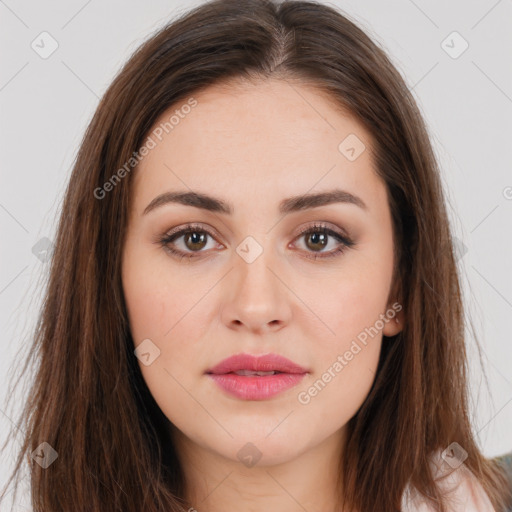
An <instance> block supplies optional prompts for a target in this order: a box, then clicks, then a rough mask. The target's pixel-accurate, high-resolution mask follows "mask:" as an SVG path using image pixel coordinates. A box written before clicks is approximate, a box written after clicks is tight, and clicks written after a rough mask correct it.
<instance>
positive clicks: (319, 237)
mask: <svg viewBox="0 0 512 512" xmlns="http://www.w3.org/2000/svg"><path fill="white" fill-rule="evenodd" d="M328 239H329V235H328V234H326V233H320V232H318V231H314V232H311V233H308V234H307V235H306V240H307V242H306V246H307V247H309V248H310V249H315V250H316V249H319V250H322V249H323V248H324V247H326V246H327V244H328V241H329V240H328Z"/></svg>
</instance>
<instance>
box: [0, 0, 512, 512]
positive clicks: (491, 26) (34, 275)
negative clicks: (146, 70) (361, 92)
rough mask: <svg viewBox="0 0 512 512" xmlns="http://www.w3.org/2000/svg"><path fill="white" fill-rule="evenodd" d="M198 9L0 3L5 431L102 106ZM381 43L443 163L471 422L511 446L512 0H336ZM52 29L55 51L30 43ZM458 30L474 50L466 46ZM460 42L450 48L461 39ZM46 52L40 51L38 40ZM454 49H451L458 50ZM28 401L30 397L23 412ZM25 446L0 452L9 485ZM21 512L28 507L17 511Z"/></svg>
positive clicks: (483, 434)
mask: <svg viewBox="0 0 512 512" xmlns="http://www.w3.org/2000/svg"><path fill="white" fill-rule="evenodd" d="M200 3H202V2H185V1H177V0H174V1H163V0H158V1H157V0H155V1H153V2H151V3H148V2H137V1H134V0H130V1H121V0H116V1H114V0H103V1H99V0H89V1H84V0H74V1H69V0H68V1H66V2H65V1H64V0H53V1H48V2H35V1H32V2H24V3H20V2H15V1H14V0H5V1H3V0H0V45H1V47H2V49H3V51H2V65H1V69H0V108H1V116H0V130H1V132H0V141H1V142H0V144H1V155H2V158H1V164H0V169H1V173H2V175H1V187H0V229H1V235H2V238H1V240H2V246H1V267H0V332H1V337H0V344H1V345H0V351H1V356H0V372H1V373H0V379H1V383H2V386H1V392H0V399H1V403H0V409H1V412H0V433H2V436H1V440H2V442H3V440H4V438H5V433H6V432H7V430H8V429H9V428H11V426H12V421H13V420H15V419H16V418H17V416H16V413H17V410H7V409H6V407H5V406H4V403H5V398H6V395H7V384H8V382H9V377H10V375H11V374H7V370H8V368H9V367H10V368H11V370H10V371H11V372H12V371H16V370H17V369H18V368H19V364H20V362H21V361H22V357H23V354H25V352H21V353H20V355H18V356H17V358H16V359H15V356H16V352H17V351H18V350H20V349H21V350H22V351H24V350H25V349H26V347H27V346H28V339H29V337H30V333H31V328H32V327H33V324H34V320H35V318H36V314H37V311H38V307H39V304H40V292H39V291H38V290H40V282H41V279H43V278H44V273H45V271H46V270H47V264H45V263H43V262H41V261H40V259H39V258H38V257H36V256H35V255H34V254H33V252H32V248H33V246H34V245H35V244H36V243H37V242H38V241H39V240H40V239H41V238H43V237H48V238H49V239H50V240H52V239H53V238H54V234H55V222H56V220H55V216H56V214H57V213H58V208H59V206H60V203H61V200H62V196H63V193H64V188H65V185H66V182H67V180H68V177H69V174H70V170H71V166H72V163H73V160H74V158H75V155H76V152H77V150H78V146H79V143H80V140H81V137H82V135H83V133H84V130H85V128H86V125H87V123H88V122H89V121H90V119H91V117H92V115H93V112H94V110H95V108H96V107H97V104H98V102H99V98H100V97H101V96H102V95H103V93H104V92H105V90H106V89H107V87H108V85H109V84H110V82H111V81H112V79H113V77H114V75H115V74H116V73H117V71H118V70H119V69H120V67H121V65H122V64H123V63H124V62H125V61H126V60H127V59H128V58H129V56H130V54H131V53H132V52H133V51H134V50H135V49H136V48H137V47H138V46H139V45H140V44H141V43H142V42H143V41H144V40H146V39H147V38H148V37H150V36H151V34H152V33H154V31H155V30H156V29H157V28H159V27H161V26H162V25H163V24H165V23H166V22H167V21H169V20H170V19H171V18H172V17H174V16H176V15H177V14H179V13H181V12H184V11H186V10H188V9H189V8H190V7H192V6H195V5H198V4H200ZM330 4H331V5H334V6H338V7H340V8H341V9H342V10H343V11H344V12H346V13H347V14H349V16H350V17H351V18H352V19H354V20H355V21H357V22H358V24H359V25H360V26H362V28H364V29H365V30H366V31H367V32H368V33H369V34H370V36H372V37H373V38H374V39H375V40H376V41H378V42H380V44H381V45H382V46H384V47H385V48H386V49H387V51H388V53H389V54H390V56H391V58H392V60H393V62H394V63H395V65H396V66H397V67H398V68H399V70H400V71H401V72H402V74H403V75H404V76H405V78H406V80H407V82H408V84H409V85H410V87H411V88H412V89H413V92H414V95H415V97H416V98H417V101H418V103H419V105H420V108H421V110H422V112H423V113H424V116H425V118H426V121H427V124H428V126H429V129H430V132H431V135H432V139H433V143H434V146H435V150H436V153H437V155H438V157H439V159H440V163H441V167H442V169H443V180H444V184H445V188H446V193H447V198H448V201H449V205H450V210H451V211H450V214H451V216H452V222H453V229H454V233H455V234H456V236H457V237H458V239H459V240H460V244H459V248H460V259H459V264H460V267H461V271H462V274H463V286H464V289H465V292H466V294H467V307H468V312H469V314H470V316H471V318H472V319H473V322H474V324H475V327H476V328H477V334H478V337H479V340H480V343H481V345H482V350H483V362H484V366H485V370H486V372H487V375H488V379H489V389H488V388H487V387H486V385H485V380H483V375H482V373H481V372H480V370H479V367H478V360H477V353H476V351H475V345H474V341H473V340H472V339H471V338H470V339H469V340H468V345H469V348H468V350H469V353H470V358H471V363H472V374H471V376H472V377H471V386H472V388H471V392H472V417H473V423H474V426H475V431H476V432H478V434H477V437H478V440H479V442H480V445H481V447H482V449H483V451H484V453H485V454H486V455H487V456H495V455H498V454H502V453H504V452H507V451H510V450H512V370H511V363H512V337H511V335H510V326H509V323H508V322H509V319H510V318H511V317H512V272H511V262H512V241H511V234H512V230H511V224H512V223H511V218H512V171H511V162H512V127H511V121H510V118H511V115H512V68H511V62H512V59H511V55H512V31H511V30H510V27H511V22H512V0H500V1H496V0H481V1H470V2H468V1H462V0H457V1H451V2H445V1H441V0H436V1H428V2H427V1H426V0H415V1H412V0H393V1H386V2H382V1H380V0H366V1H359V2H357V1H355V0H353V1H344V0H338V1H337V2H331V3H330ZM43 31H47V32H49V33H50V34H51V36H52V37H53V38H54V39H55V40H56V41H57V42H58V48H57V50H56V51H55V52H54V53H53V54H52V55H51V56H50V57H48V58H47V59H43V58H41V57H40V56H39V55H38V53H36V52H35V51H34V50H33V49H32V47H31V44H32V42H33V41H34V40H35V41H36V43H37V41H40V38H39V35H40V34H41V32H43ZM453 31H457V32H459V33H460V35H461V36H462V37H463V38H464V40H465V41H467V43H468V44H469V47H468V49H467V50H466V51H465V52H464V53H462V54H461V55H460V56H459V57H458V58H453V57H452V56H450V55H449V54H448V53H447V51H445V50H448V51H451V52H452V54H453V52H456V51H457V50H458V49H460V48H462V46H461V44H463V43H462V41H461V40H457V39H456V38H455V39H454V38H453V36H450V38H448V40H447V41H446V42H445V43H444V44H443V41H444V40H445V39H446V38H447V37H448V36H449V35H450V34H452V32H453ZM452 41H453V42H452ZM39 45H40V46H41V45H42V43H39ZM447 46H452V47H453V48H452V49H451V50H450V49H449V48H448V47H447ZM22 403H23V394H22V393H20V395H19V398H17V400H16V404H18V405H20V404H22ZM14 453H15V446H14V444H13V446H12V447H11V451H10V452H9V451H7V452H5V453H4V454H2V455H1V459H0V475H1V478H0V484H3V483H4V482H5V481H6V476H7V474H8V469H9V468H10V467H11V464H12V460H13V459H12V457H13V454H14ZM19 510H25V508H22V507H21V506H20V508H19Z"/></svg>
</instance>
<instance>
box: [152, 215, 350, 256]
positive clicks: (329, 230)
mask: <svg viewBox="0 0 512 512" xmlns="http://www.w3.org/2000/svg"><path fill="white" fill-rule="evenodd" d="M331 226H332V227H331ZM193 231H200V232H204V233H206V234H207V235H208V236H210V237H211V238H213V239H214V240H215V241H217V243H220V244H221V245H224V244H222V242H218V240H217V239H218V238H221V237H220V236H219V235H218V234H217V231H216V230H215V229H213V228H211V227H210V226H208V227H205V225H203V224H202V223H196V222H190V223H186V224H184V225H180V226H177V227H175V228H172V229H171V230H169V231H167V232H165V233H164V234H163V235H160V236H158V237H157V239H156V240H155V242H156V243H159V244H160V245H163V246H165V248H166V249H167V250H168V251H170V252H171V253H173V254H174V255H175V256H177V257H178V258H179V259H180V260H181V259H183V258H186V259H189V260H190V259H195V258H201V257H203V256H207V255H208V253H209V252H210V251H196V252H194V251H182V250H180V249H175V248H171V247H169V244H170V243H171V242H174V240H173V238H176V239H178V238H181V237H182V236H184V235H185V234H187V233H189V232H193ZM316 231H324V232H326V234H327V235H328V236H330V237H331V238H336V239H337V240H338V244H340V245H341V247H339V248H338V249H334V250H331V251H325V252H323V251H318V252H315V251H311V252H309V251H305V252H307V253H308V254H309V256H306V258H309V259H322V258H324V259H326V258H329V257H330V256H335V255H336V254H337V253H338V252H339V253H342V252H344V251H345V250H346V249H350V248H351V247H353V246H354V245H355V241H354V239H353V237H352V236H351V235H350V234H348V233H347V231H346V230H345V229H343V228H340V227H338V226H336V225H335V224H333V223H331V222H329V221H315V222H313V224H309V225H306V226H303V227H301V228H299V231H298V233H296V234H295V235H294V237H293V240H292V242H290V244H294V242H295V241H296V240H297V239H298V238H300V237H301V236H304V235H306V234H309V233H310V232H316Z"/></svg>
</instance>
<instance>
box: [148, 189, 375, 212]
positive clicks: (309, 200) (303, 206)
mask: <svg viewBox="0 0 512 512" xmlns="http://www.w3.org/2000/svg"><path fill="white" fill-rule="evenodd" d="M168 203H178V204H183V205H185V206H193V207H194V208H201V209H203V210H207V211H210V212H216V213H223V214H226V215H232V214H233V212H234V207H233V205H232V204H230V203H228V202H226V201H224V200H222V199H219V198H216V197H212V196H209V195H206V194H202V193H200V192H165V193H163V194H160V195H159V196H157V197H155V198H154V199H153V200H152V201H151V202H150V203H149V204H148V205H147V206H146V208H145V209H144V212H143V215H145V214H146V213H149V212H150V211H152V210H154V209H155V208H158V207H159V206H163V205H164V204H168ZM333 203H346V204H353V205H355V206H358V207H359V208H361V209H363V210H365V211H367V210H368V207H367V206H366V204H365V202H364V201H363V200H362V199H361V198H360V197H358V196H356V195H354V194H351V193H350V192H347V191H346V190H341V189H334V190H329V191H327V192H319V193H316V194H303V195H299V196H293V197H289V198H287V199H284V200H283V201H281V202H280V203H279V213H281V214H285V213H292V212H297V211H301V210H307V209H309V208H317V207H319V206H325V205H328V204H333Z"/></svg>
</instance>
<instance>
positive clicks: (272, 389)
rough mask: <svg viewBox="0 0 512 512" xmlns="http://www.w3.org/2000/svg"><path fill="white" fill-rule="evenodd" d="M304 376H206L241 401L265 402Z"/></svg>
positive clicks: (295, 383) (297, 374)
mask: <svg viewBox="0 0 512 512" xmlns="http://www.w3.org/2000/svg"><path fill="white" fill-rule="evenodd" d="M305 375H306V374H305V373H276V374H274V375H266V376H263V377H257V376H243V375H237V374H236V373H225V374H221V375H218V374H213V373H209V374H208V376H209V377H211V378H212V379H213V380H214V381H215V383H216V384H217V385H218V386H219V387H220V388H222V389H223V390H224V391H226V392H227V393H229V394H230V395H233V396H236V397H237V398H241V399H242V400H265V399H267V398H270V397H272V396H274V395H277V394H279V393H282V392H283V391H286V390H287V389H290V388H293V387H294V386H296V385H297V384H298V383H299V382H300V381H301V380H302V379H303V378H304V377H305Z"/></svg>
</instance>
